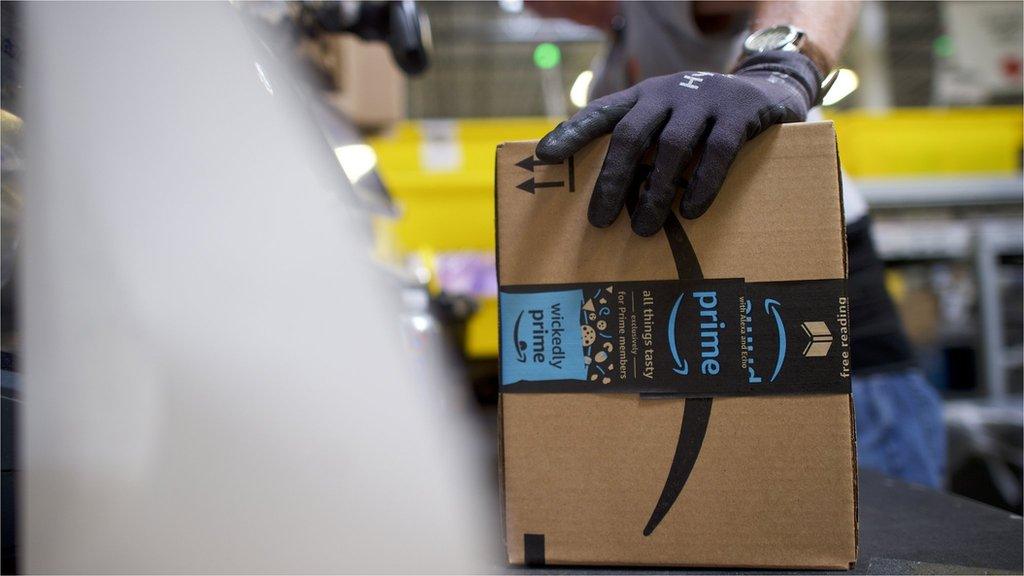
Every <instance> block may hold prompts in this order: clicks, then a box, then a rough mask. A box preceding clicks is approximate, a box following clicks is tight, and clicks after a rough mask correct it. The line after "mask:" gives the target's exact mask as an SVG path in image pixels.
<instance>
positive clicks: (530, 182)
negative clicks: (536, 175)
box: [516, 178, 565, 194]
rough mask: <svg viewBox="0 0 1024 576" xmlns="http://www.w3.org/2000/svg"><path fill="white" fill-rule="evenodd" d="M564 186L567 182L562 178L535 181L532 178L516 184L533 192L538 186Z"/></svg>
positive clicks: (521, 188)
mask: <svg viewBox="0 0 1024 576" xmlns="http://www.w3.org/2000/svg"><path fill="white" fill-rule="evenodd" d="M562 186H565V182H562V181H561V180H559V181H558V182H535V181H534V179H533V178H530V179H529V180H527V181H526V182H523V183H522V184H520V185H519V186H516V188H519V189H520V190H525V191H527V192H529V193H530V194H533V193H534V190H536V189H537V188H561V187H562Z"/></svg>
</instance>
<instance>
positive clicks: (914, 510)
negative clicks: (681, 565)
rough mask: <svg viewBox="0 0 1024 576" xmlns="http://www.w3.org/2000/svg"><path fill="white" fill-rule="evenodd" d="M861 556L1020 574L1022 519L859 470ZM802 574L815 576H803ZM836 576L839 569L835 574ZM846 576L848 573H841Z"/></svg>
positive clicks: (566, 570)
mask: <svg viewBox="0 0 1024 576" xmlns="http://www.w3.org/2000/svg"><path fill="white" fill-rule="evenodd" d="M859 506H860V557H859V559H858V561H857V565H856V566H855V567H854V569H853V570H851V571H850V572H848V573H849V574H1021V573H1024V530H1022V528H1024V524H1022V521H1021V517H1020V516H1016V515H1014V514H1011V513H1009V512H1006V511H1004V510H1000V509H998V508H993V507H991V506H987V505H985V504H981V503H978V502H975V501H973V500H968V499H966V498H962V497H960V496H955V495H952V494H948V493H945V492H939V491H936V490H931V489H928V488H924V487H921V486H915V485H912V484H906V483H903V482H899V481H896V480H892V479H890V478H888V477H886V476H883V475H881V474H878V473H876V472H871V471H868V470H862V471H861V473H860V499H859ZM507 572H509V573H514V574H524V573H532V574H621V573H629V574H690V573H702V574H708V573H723V574H736V573H743V574H758V573H764V574H780V573H783V572H780V571H743V572H738V571H736V570H707V569H703V570H680V569H668V568H665V569H656V568H638V569H623V568H619V567H616V568H596V567H561V566H545V567H540V568H524V567H509V568H508V569H507ZM797 573H799V574H808V573H810V572H807V571H801V572H797ZM832 573H836V572H832ZM838 573H840V574H842V573H843V572H838Z"/></svg>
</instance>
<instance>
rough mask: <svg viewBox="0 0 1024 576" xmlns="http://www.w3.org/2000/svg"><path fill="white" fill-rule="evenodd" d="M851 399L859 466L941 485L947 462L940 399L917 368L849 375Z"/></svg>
mask: <svg viewBox="0 0 1024 576" xmlns="http://www.w3.org/2000/svg"><path fill="white" fill-rule="evenodd" d="M853 405H854V410H855V413H856V419H857V461H858V463H859V465H860V467H861V468H871V469H874V470H878V471H880V472H883V473H885V474H888V475H890V476H893V477H896V478H899V479H901V480H905V481H907V482H913V483H915V484H923V485H925V486H930V487H933V488H941V487H942V479H943V475H944V473H945V466H946V431H945V426H944V424H943V421H942V399H941V398H940V397H939V394H938V392H936V391H935V389H934V388H933V387H932V386H931V385H930V384H929V383H928V382H927V381H926V380H925V378H924V376H923V375H922V374H921V372H920V371H918V370H914V369H904V370H900V371H894V372H879V373H876V374H870V375H867V376H854V377H853Z"/></svg>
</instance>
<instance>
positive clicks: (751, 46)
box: [743, 24, 837, 103]
mask: <svg viewBox="0 0 1024 576" xmlns="http://www.w3.org/2000/svg"><path fill="white" fill-rule="evenodd" d="M768 50H786V51H792V52H800V53H801V54H803V55H804V56H807V57H808V58H810V60H811V62H814V65H815V66H817V67H818V71H819V72H821V75H822V77H823V78H824V81H823V82H822V83H821V90H820V91H819V96H818V102H819V103H820V102H821V99H822V98H824V97H825V94H826V93H827V92H828V89H829V88H831V87H832V83H833V82H835V79H836V72H837V71H836V70H835V69H833V66H832V65H831V63H830V62H829V59H828V57H827V56H826V55H825V54H824V53H823V52H822V51H821V50H819V49H818V47H817V46H816V45H815V44H814V42H811V41H810V40H808V38H807V33H806V32H804V31H803V30H802V29H800V28H797V27H796V26H790V25H789V24H777V25H775V26H769V27H768V28H762V29H760V30H755V31H753V32H751V33H750V35H749V36H747V39H746V40H744V41H743V53H744V55H745V56H750V55H752V54H756V53H758V52H767V51H768Z"/></svg>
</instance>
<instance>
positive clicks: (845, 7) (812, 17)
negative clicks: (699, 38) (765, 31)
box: [752, 1, 860, 74]
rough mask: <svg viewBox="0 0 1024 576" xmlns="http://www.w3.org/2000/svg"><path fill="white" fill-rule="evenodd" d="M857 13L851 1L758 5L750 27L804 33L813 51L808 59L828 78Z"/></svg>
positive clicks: (768, 3)
mask: <svg viewBox="0 0 1024 576" xmlns="http://www.w3.org/2000/svg"><path fill="white" fill-rule="evenodd" d="M859 11H860V3H859V2H854V1H839V2H835V1H826V2H806V1H803V2H785V1H782V2H758V3H756V4H755V5H754V18H753V21H752V27H753V29H754V30H760V29H762V28H767V27H769V26H774V25H776V24H791V25H793V26H796V27H797V28H801V29H803V31H804V32H806V33H807V37H808V39H810V42H811V43H812V44H813V46H814V48H816V50H813V51H812V53H810V54H808V56H809V57H811V59H812V60H814V63H815V64H816V65H817V66H818V69H819V70H820V71H821V72H822V74H827V73H828V72H829V70H831V69H833V68H835V67H836V64H837V63H838V62H839V56H840V55H841V54H842V52H843V46H845V45H846V40H847V39H848V38H849V36H850V32H851V31H852V30H853V27H854V26H856V24H857V14H858V12H859Z"/></svg>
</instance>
